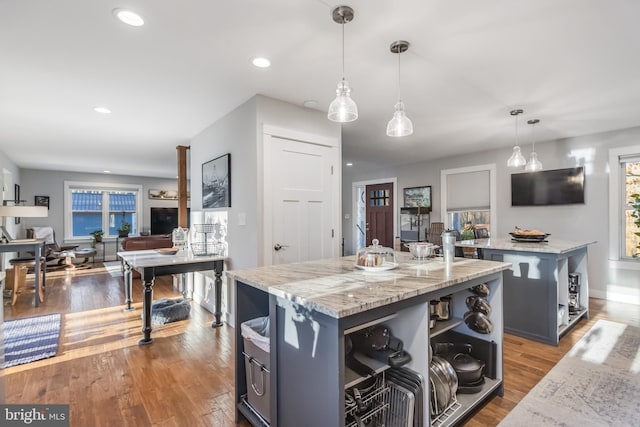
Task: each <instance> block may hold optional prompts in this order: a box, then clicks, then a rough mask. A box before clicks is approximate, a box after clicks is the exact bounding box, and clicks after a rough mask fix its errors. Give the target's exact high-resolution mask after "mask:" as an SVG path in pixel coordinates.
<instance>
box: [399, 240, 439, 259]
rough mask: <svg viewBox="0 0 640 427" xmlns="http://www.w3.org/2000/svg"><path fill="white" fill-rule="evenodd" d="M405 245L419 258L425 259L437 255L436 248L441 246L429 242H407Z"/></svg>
mask: <svg viewBox="0 0 640 427" xmlns="http://www.w3.org/2000/svg"><path fill="white" fill-rule="evenodd" d="M404 246H405V247H407V248H409V252H410V253H411V255H413V256H414V257H415V258H417V259H425V258H429V257H432V256H435V254H436V250H437V249H438V248H439V247H440V246H438V245H434V244H433V243H429V242H410V243H405V244H404Z"/></svg>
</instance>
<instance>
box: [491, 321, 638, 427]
mask: <svg viewBox="0 0 640 427" xmlns="http://www.w3.org/2000/svg"><path fill="white" fill-rule="evenodd" d="M639 350H640V328H636V327H634V326H628V325H624V324H621V323H616V322H611V321H607V320H598V322H597V323H596V324H595V325H594V326H593V327H592V328H591V330H590V331H589V332H588V333H587V334H586V335H585V336H584V337H582V338H581V339H580V341H578V342H577V343H576V344H575V345H574V346H573V348H572V349H571V350H570V351H569V353H567V354H566V355H565V356H564V357H563V358H562V359H561V360H560V362H558V364H557V365H556V366H554V367H553V369H551V371H550V372H549V373H548V374H547V375H546V376H545V377H544V378H543V379H542V380H541V381H540V382H539V383H538V384H537V385H536V386H535V387H534V388H533V389H532V390H531V391H530V392H529V394H527V395H526V396H525V397H524V399H522V401H521V402H520V403H518V405H517V406H516V407H515V408H514V410H513V411H511V412H510V413H509V414H508V415H507V417H506V418H505V419H504V420H503V421H502V422H501V423H500V424H499V425H500V426H503V427H505V426H580V427H585V426H638V425H640V419H639V418H638V417H639V415H638V414H640V352H639Z"/></svg>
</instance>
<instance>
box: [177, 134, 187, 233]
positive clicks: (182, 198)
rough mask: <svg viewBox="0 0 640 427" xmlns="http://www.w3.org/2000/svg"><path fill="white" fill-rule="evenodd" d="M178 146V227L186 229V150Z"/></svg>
mask: <svg viewBox="0 0 640 427" xmlns="http://www.w3.org/2000/svg"><path fill="white" fill-rule="evenodd" d="M189 148H190V147H185V146H184V145H178V146H177V147H176V150H178V227H183V228H187V224H188V219H187V150H188V149H189Z"/></svg>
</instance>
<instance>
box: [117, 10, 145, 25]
mask: <svg viewBox="0 0 640 427" xmlns="http://www.w3.org/2000/svg"><path fill="white" fill-rule="evenodd" d="M113 14H114V15H115V17H116V18H118V19H119V20H121V21H122V22H124V23H125V24H127V25H131V26H132V27H142V26H143V25H144V19H142V16H140V15H138V14H137V13H135V12H133V11H131V10H128V9H113Z"/></svg>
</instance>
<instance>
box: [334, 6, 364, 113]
mask: <svg viewBox="0 0 640 427" xmlns="http://www.w3.org/2000/svg"><path fill="white" fill-rule="evenodd" d="M331 16H332V17H333V21H334V22H335V23H337V24H341V25H342V80H340V81H339V82H338V89H336V99H334V100H333V102H331V104H330V105H329V111H328V112H327V117H328V118H329V120H331V121H333V122H339V123H347V122H352V121H354V120H355V119H357V118H358V106H357V105H356V103H355V102H354V101H353V99H351V89H350V88H349V82H347V81H346V80H345V78H344V24H347V23H349V22H351V21H352V20H353V9H352V8H350V7H349V6H338V7H336V8H335V9H333V11H332V12H331Z"/></svg>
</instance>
